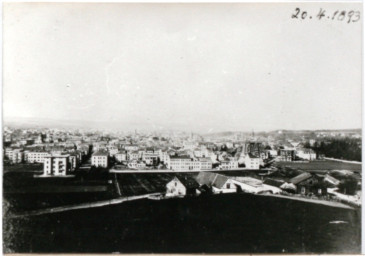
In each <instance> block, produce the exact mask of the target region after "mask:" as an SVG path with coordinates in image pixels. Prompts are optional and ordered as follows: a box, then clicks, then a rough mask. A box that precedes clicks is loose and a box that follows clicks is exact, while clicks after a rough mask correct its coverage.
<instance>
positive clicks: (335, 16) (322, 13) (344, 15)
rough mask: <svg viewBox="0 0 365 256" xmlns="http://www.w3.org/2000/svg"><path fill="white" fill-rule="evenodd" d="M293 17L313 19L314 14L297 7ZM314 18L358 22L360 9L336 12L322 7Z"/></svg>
mask: <svg viewBox="0 0 365 256" xmlns="http://www.w3.org/2000/svg"><path fill="white" fill-rule="evenodd" d="M291 18H292V19H300V20H305V19H312V18H313V17H312V15H310V14H309V13H308V12H307V11H303V10H301V9H300V8H295V10H294V13H293V14H292V15H291ZM314 18H316V19H318V20H321V19H323V20H324V19H328V20H338V21H345V22H347V23H352V22H358V21H359V20H360V11H355V10H350V11H345V10H336V11H335V12H327V11H326V10H324V9H322V8H320V10H319V12H318V14H317V15H316V16H314Z"/></svg>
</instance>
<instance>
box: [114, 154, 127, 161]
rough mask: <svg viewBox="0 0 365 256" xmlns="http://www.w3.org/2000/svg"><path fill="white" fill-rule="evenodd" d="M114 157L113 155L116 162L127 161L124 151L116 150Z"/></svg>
mask: <svg viewBox="0 0 365 256" xmlns="http://www.w3.org/2000/svg"><path fill="white" fill-rule="evenodd" d="M114 157H115V160H117V161H118V162H123V161H127V153H126V152H118V153H117V154H115V155H114Z"/></svg>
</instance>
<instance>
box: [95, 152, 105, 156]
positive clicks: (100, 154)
mask: <svg viewBox="0 0 365 256" xmlns="http://www.w3.org/2000/svg"><path fill="white" fill-rule="evenodd" d="M93 156H108V153H107V152H104V151H98V152H95V153H94V154H93Z"/></svg>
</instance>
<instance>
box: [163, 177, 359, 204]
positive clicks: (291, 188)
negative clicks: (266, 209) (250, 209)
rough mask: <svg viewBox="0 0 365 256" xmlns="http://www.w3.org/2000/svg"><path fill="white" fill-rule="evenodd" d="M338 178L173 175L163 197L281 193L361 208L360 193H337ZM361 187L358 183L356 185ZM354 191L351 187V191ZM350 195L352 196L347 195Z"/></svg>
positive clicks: (339, 181)
mask: <svg viewBox="0 0 365 256" xmlns="http://www.w3.org/2000/svg"><path fill="white" fill-rule="evenodd" d="M340 183H341V180H340V179H337V178H335V177H333V176H331V175H330V174H328V173H326V174H311V173H308V172H300V173H299V174H297V175H295V176H294V177H291V178H284V179H283V178H281V179H277V178H275V177H274V178H271V177H266V178H265V179H257V178H253V177H250V176H247V177H233V176H226V175H222V174H218V173H213V172H200V173H199V174H198V175H197V176H195V177H194V178H193V177H192V176H186V175H185V176H184V175H180V176H175V177H174V178H173V179H172V180H171V181H169V182H168V183H167V184H166V193H165V196H166V197H167V198H169V197H184V196H195V195H199V194H201V193H207V192H208V193H212V194H222V193H239V192H244V193H252V194H266V193H269V194H284V195H300V196H306V197H307V196H311V197H312V198H321V199H324V198H325V199H331V198H332V199H334V198H337V199H338V200H341V201H345V202H347V203H351V204H352V205H357V206H359V205H361V192H360V191H357V193H356V192H355V191H353V192H351V193H350V195H346V191H339V185H340ZM359 186H361V184H360V185H359ZM354 189H355V188H354ZM351 194H353V195H351Z"/></svg>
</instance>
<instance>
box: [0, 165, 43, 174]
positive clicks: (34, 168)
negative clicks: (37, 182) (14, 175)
mask: <svg viewBox="0 0 365 256" xmlns="http://www.w3.org/2000/svg"><path fill="white" fill-rule="evenodd" d="M42 171H43V164H14V165H5V166H4V173H6V172H42Z"/></svg>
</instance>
